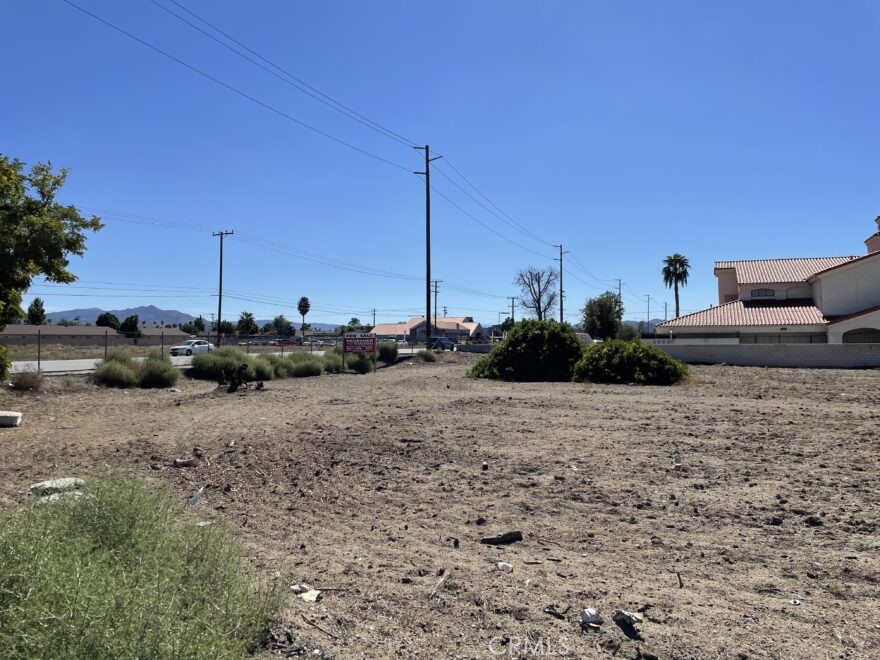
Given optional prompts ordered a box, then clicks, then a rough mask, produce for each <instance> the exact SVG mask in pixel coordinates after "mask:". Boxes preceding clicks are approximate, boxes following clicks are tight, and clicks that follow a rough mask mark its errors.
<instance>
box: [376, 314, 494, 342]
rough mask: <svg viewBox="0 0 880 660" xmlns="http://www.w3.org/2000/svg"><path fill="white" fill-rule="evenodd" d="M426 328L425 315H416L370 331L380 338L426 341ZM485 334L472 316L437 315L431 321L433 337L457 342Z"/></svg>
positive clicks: (380, 325)
mask: <svg viewBox="0 0 880 660" xmlns="http://www.w3.org/2000/svg"><path fill="white" fill-rule="evenodd" d="M426 329H427V324H426V323H425V317H424V316H414V317H413V318H411V319H410V320H409V321H400V322H399V323H379V324H377V325H376V326H375V327H374V328H373V329H372V330H370V332H375V333H376V337H377V338H379V339H405V340H408V341H424V340H425V337H426V332H425V331H426ZM485 334H486V333H485V330H484V329H483V326H482V325H480V323H479V322H477V321H474V319H473V318H472V317H470V316H455V317H453V316H442V317H437V322H436V324H435V323H433V322H432V323H431V336H432V337H446V338H448V339H451V340H452V341H456V342H458V341H462V340H474V339H481V338H482V337H484V336H485Z"/></svg>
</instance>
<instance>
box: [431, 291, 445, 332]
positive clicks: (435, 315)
mask: <svg viewBox="0 0 880 660" xmlns="http://www.w3.org/2000/svg"><path fill="white" fill-rule="evenodd" d="M442 281H443V280H434V281H433V282H432V283H433V285H434V328H436V327H437V294H438V293H440V282H442Z"/></svg>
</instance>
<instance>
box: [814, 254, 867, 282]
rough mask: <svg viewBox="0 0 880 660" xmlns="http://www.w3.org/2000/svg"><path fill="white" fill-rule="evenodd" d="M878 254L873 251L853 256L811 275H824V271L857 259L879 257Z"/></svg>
mask: <svg viewBox="0 0 880 660" xmlns="http://www.w3.org/2000/svg"><path fill="white" fill-rule="evenodd" d="M877 256H880V252H871V253H869V254H863V255H862V256H861V257H852V258H851V259H849V260H847V261H844V262H842V263H839V264H835V265H833V266H828V267H827V268H823V269H822V270H820V271H818V272H816V273H813V275H811V277H815V276H816V275H822V274H823V273H827V272H828V271H829V270H834V269H836V268H840V267H841V266H846V265H848V264H851V263H853V262H855V261H863V260H864V259H870V258H871V257H877Z"/></svg>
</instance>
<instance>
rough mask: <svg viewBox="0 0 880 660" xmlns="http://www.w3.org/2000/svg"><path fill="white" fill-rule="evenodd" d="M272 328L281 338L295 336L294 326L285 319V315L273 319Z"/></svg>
mask: <svg viewBox="0 0 880 660" xmlns="http://www.w3.org/2000/svg"><path fill="white" fill-rule="evenodd" d="M272 328H273V329H274V330H275V333H276V334H277V335H279V336H280V337H289V336H290V335H291V334H293V325H291V323H290V321H288V320H287V319H286V318H284V315H283V314H279V315H278V316H276V317H275V318H274V319H272Z"/></svg>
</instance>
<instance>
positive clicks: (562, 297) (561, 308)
mask: <svg viewBox="0 0 880 660" xmlns="http://www.w3.org/2000/svg"><path fill="white" fill-rule="evenodd" d="M553 247H558V248H559V259H554V261H558V262H559V322H560V323H564V322H565V289H563V288H562V255H563V254H568V250H565V252H563V251H562V243H560V244H559V245H554V246H553Z"/></svg>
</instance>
